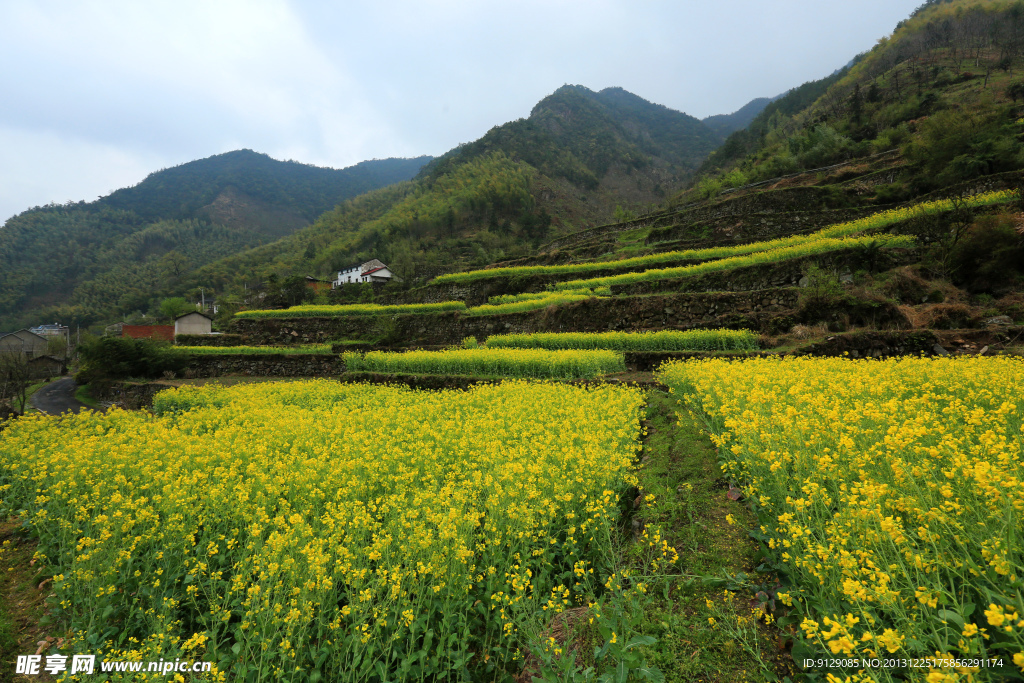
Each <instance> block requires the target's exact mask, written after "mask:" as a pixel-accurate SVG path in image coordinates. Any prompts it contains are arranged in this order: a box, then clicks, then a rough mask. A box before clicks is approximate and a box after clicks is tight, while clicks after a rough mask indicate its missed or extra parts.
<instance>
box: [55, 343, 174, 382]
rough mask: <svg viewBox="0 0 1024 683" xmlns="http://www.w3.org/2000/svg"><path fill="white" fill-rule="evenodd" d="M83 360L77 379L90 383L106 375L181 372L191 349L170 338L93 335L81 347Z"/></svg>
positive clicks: (121, 376)
mask: <svg viewBox="0 0 1024 683" xmlns="http://www.w3.org/2000/svg"><path fill="white" fill-rule="evenodd" d="M78 357H79V361H80V363H81V365H80V368H81V369H80V370H79V371H78V374H77V375H75V381H76V382H78V383H79V384H88V383H89V382H94V381H97V380H104V379H127V378H130V377H134V378H139V379H153V378H156V377H160V376H161V375H163V373H164V372H179V371H180V370H181V369H182V368H184V367H185V364H186V363H187V362H188V353H187V352H184V351H182V350H181V349H177V348H175V347H173V346H171V344H170V343H169V342H165V341H157V340H154V339H132V338H131V337H93V338H91V339H86V340H85V341H83V342H82V343H81V344H80V345H79V347H78Z"/></svg>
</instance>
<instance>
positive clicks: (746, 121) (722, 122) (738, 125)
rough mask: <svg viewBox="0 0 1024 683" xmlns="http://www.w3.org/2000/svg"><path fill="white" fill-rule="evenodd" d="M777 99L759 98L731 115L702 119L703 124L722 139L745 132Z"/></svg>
mask: <svg viewBox="0 0 1024 683" xmlns="http://www.w3.org/2000/svg"><path fill="white" fill-rule="evenodd" d="M776 99H778V98H777V97H774V98H773V97H757V98H755V99H752V100H750V101H749V102H747V103H746V104H745V105H743V106H742V107H740V108H739V109H737V110H736V111H734V112H733V113H731V114H715V115H714V116H708V117H706V118H703V119H701V121H700V122H701V123H703V124H704V125H705V126H707V127H708V128H710V129H711V130H713V131H715V132H716V133H718V134H719V135H721V136H722V137H725V136H726V135H729V134H730V133H734V132H736V131H738V130H743V129H745V128H746V127H747V126H749V125H750V124H751V123H752V122H753V120H754V119H755V118H756V117H757V115H758V114H760V113H761V112H762V111H764V108H765V107H767V106H768V105H769V104H771V103H772V102H773V101H774V100H776Z"/></svg>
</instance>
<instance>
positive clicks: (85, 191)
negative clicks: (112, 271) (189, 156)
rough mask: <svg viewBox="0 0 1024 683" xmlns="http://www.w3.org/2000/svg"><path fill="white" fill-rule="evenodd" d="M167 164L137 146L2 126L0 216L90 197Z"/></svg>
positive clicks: (0, 129) (123, 184)
mask: <svg viewBox="0 0 1024 683" xmlns="http://www.w3.org/2000/svg"><path fill="white" fill-rule="evenodd" d="M163 165H164V161H163V160H162V159H160V158H158V157H155V156H151V155H146V154H140V153H139V152H137V151H132V150H125V149H122V148H118V147H113V146H109V145H103V144H98V143H95V142H91V141H88V140H81V139H77V140H76V139H69V138H64V137H61V136H59V135H57V134H55V133H50V132H43V133H40V132H35V131H30V130H24V129H18V128H9V127H6V126H0V169H2V173H3V182H0V222H2V221H6V219H8V218H10V217H11V216H14V215H16V214H18V213H20V212H22V211H24V210H25V209H28V208H30V207H33V206H42V205H44V204H49V203H51V202H56V203H58V204H63V203H65V202H68V201H79V200H83V199H84V200H86V201H92V200H94V199H96V198H97V197H101V196H104V195H107V194H110V192H111V191H113V190H116V189H118V188H121V187H127V186H129V185H134V184H136V183H138V182H140V181H141V180H142V179H143V178H145V177H146V175H148V174H149V173H150V172H152V171H155V170H157V169H159V168H160V167H161V166H163Z"/></svg>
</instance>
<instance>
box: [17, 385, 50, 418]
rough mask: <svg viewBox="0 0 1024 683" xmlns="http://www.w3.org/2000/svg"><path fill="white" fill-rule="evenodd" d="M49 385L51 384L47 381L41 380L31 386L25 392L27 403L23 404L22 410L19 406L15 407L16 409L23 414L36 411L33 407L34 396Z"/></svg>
mask: <svg viewBox="0 0 1024 683" xmlns="http://www.w3.org/2000/svg"><path fill="white" fill-rule="evenodd" d="M47 384H49V382H47V381H46V380H39V381H38V382H33V383H32V384H29V385H28V388H27V389H26V390H25V403H23V404H21V407H20V408H19V407H18V406H14V409H15V410H17V411H18V412H19V413H22V414H24V413H26V412H33V411H35V408H33V407H32V394H34V393H36V392H37V391H39V390H40V389H42V388H43V387H45V386H46V385H47Z"/></svg>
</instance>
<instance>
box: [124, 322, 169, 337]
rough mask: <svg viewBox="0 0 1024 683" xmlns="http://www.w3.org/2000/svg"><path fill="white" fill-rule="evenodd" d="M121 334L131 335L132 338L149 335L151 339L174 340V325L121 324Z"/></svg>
mask: <svg viewBox="0 0 1024 683" xmlns="http://www.w3.org/2000/svg"><path fill="white" fill-rule="evenodd" d="M121 336H122V337H131V338H132V339H143V338H146V337H151V338H153V339H164V340H166V341H174V325H123V326H122V327H121Z"/></svg>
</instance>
